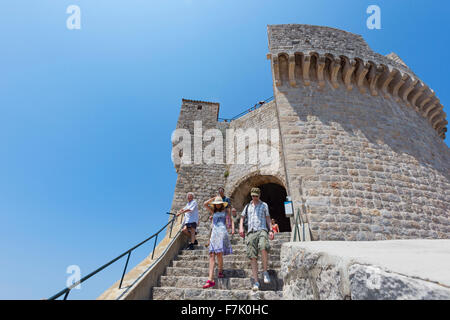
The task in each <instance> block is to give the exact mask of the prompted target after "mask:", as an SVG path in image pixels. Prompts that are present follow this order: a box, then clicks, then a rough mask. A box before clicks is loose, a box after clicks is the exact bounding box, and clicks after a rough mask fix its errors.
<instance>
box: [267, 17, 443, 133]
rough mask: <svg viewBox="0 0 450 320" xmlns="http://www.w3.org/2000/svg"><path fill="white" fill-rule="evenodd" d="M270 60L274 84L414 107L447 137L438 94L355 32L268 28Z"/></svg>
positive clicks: (317, 27) (396, 58) (326, 29)
mask: <svg viewBox="0 0 450 320" xmlns="http://www.w3.org/2000/svg"><path fill="white" fill-rule="evenodd" d="M268 35H269V50H270V53H269V54H268V55H267V57H268V59H271V61H272V69H273V76H274V81H275V85H276V86H277V87H280V86H286V85H290V86H291V87H297V86H299V85H303V86H306V87H307V86H310V85H312V83H313V82H315V83H316V84H317V86H318V87H319V90H322V89H324V88H325V84H326V82H328V83H330V84H331V87H332V89H338V88H339V87H341V86H342V87H343V88H345V89H346V90H347V91H352V90H353V88H357V90H359V92H360V93H362V94H365V93H366V92H367V93H369V94H371V95H372V96H378V95H380V96H383V97H384V98H386V99H394V100H395V101H396V102H402V103H404V104H405V105H406V106H408V107H411V108H413V109H414V110H415V111H416V112H417V113H418V114H420V115H421V116H422V117H424V118H425V119H427V120H428V122H429V124H430V126H431V127H432V128H433V129H434V130H436V132H437V133H438V135H439V136H440V137H441V138H442V139H445V133H446V132H447V128H446V126H447V124H448V121H447V120H446V116H447V115H446V114H445V112H444V111H443V108H444V107H443V106H442V104H441V103H440V100H439V99H438V98H437V97H436V93H435V92H434V91H433V90H432V89H431V88H429V87H428V86H427V85H426V84H425V83H424V82H423V81H422V80H420V79H419V78H418V77H417V76H416V75H415V74H414V73H413V72H412V71H411V70H410V69H409V67H408V66H407V65H406V64H405V63H404V62H403V61H402V60H401V59H400V57H398V56H397V55H396V54H390V55H388V56H383V55H380V54H378V53H376V52H373V51H372V49H370V47H369V46H368V45H367V43H366V42H365V41H364V39H363V38H362V37H361V36H359V35H356V34H352V33H349V32H346V31H342V30H337V29H333V28H328V27H319V26H309V25H292V24H288V25H273V26H268Z"/></svg>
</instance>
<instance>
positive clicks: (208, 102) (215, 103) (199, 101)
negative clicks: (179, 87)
mask: <svg viewBox="0 0 450 320" xmlns="http://www.w3.org/2000/svg"><path fill="white" fill-rule="evenodd" d="M181 100H182V102H188V103H201V104H214V105H220V103H219V102H210V101H201V100H190V99H184V98H183V99H181Z"/></svg>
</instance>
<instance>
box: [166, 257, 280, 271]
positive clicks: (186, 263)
mask: <svg viewBox="0 0 450 320" xmlns="http://www.w3.org/2000/svg"><path fill="white" fill-rule="evenodd" d="M280 265H281V263H280V261H271V260H269V262H268V264H267V266H268V267H269V269H279V268H280ZM261 266H262V262H261V261H258V267H259V268H261ZM172 267H183V268H208V267H209V262H208V261H207V260H204V261H190V260H178V261H177V260H175V261H172ZM249 267H250V260H248V259H246V260H244V261H242V260H239V261H227V260H224V262H223V268H224V269H245V268H249Z"/></svg>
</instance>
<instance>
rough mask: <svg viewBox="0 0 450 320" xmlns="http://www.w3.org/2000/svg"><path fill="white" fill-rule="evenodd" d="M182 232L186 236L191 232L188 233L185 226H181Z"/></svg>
mask: <svg viewBox="0 0 450 320" xmlns="http://www.w3.org/2000/svg"><path fill="white" fill-rule="evenodd" d="M181 231H182V232H183V234H185V235H186V236H188V237H189V236H190V235H191V234H190V233H189V230H188V228H187V227H186V226H184V227H183V230H181Z"/></svg>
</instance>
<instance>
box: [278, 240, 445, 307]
mask: <svg viewBox="0 0 450 320" xmlns="http://www.w3.org/2000/svg"><path fill="white" fill-rule="evenodd" d="M448 270H450V240H388V241H370V242H367V241H363V242H343V241H317V242H303V243H292V242H291V243H285V244H283V246H282V249H281V272H280V277H281V278H282V279H283V282H284V288H283V298H284V299H293V300H297V299H316V300H319V299H322V300H325V299H326V300H339V299H353V300H358V299H363V300H375V299H376V300H397V299H411V300H415V299H450V273H449V272H448Z"/></svg>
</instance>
